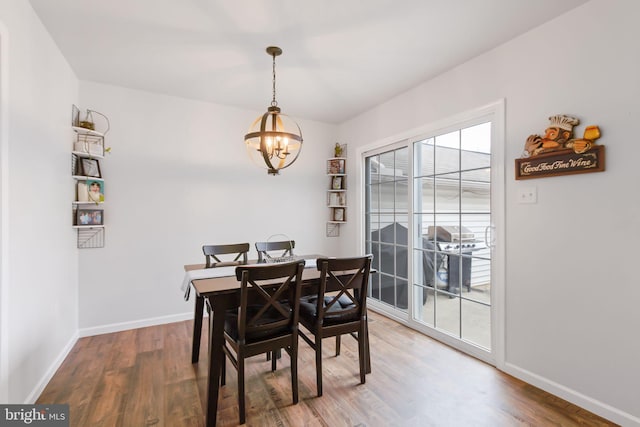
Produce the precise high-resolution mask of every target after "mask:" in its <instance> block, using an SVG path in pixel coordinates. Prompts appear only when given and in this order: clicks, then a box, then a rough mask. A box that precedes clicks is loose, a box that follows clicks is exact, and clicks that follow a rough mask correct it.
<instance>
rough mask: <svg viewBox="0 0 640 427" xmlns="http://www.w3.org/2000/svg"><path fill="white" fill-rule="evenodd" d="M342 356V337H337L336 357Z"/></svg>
mask: <svg viewBox="0 0 640 427" xmlns="http://www.w3.org/2000/svg"><path fill="white" fill-rule="evenodd" d="M337 356H340V335H336V357H337Z"/></svg>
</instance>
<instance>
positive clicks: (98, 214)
mask: <svg viewBox="0 0 640 427" xmlns="http://www.w3.org/2000/svg"><path fill="white" fill-rule="evenodd" d="M76 224H77V225H104V211H103V210H102V209H78V211H77V213H76Z"/></svg>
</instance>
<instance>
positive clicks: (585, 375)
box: [340, 0, 640, 425]
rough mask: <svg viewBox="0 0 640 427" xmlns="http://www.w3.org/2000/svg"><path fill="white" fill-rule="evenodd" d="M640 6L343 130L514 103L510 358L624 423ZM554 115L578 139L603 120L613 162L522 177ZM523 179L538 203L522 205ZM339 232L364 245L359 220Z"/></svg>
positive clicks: (542, 32)
mask: <svg viewBox="0 0 640 427" xmlns="http://www.w3.org/2000/svg"><path fill="white" fill-rule="evenodd" d="M638 16H640V2H637V1H635V0H593V1H591V2H589V3H587V4H585V5H583V6H582V7H579V8H577V9H575V10H574V11H571V12H569V13H568V14H566V15H564V16H560V17H559V18H557V19H556V20H554V21H552V22H549V23H547V24H545V25H543V26H541V27H539V28H537V29H534V30H533V31H531V32H529V33H527V34H525V35H523V36H521V37H519V38H517V39H515V40H513V41H511V42H509V43H507V44H505V45H503V46H501V47H499V48H497V49H495V50H493V51H491V52H488V53H486V54H484V55H481V56H479V57H477V58H475V59H474V60H472V61H469V62H468V63H465V64H463V65H461V66H459V67H457V68H455V69H453V70H451V71H449V72H447V73H444V74H443V75H441V76H439V77H437V78H435V79H433V80H431V81H428V82H426V83H424V84H422V85H421V86H419V87H416V88H415V89H413V90H411V91H408V92H407V93H404V94H402V95H400V96H398V97H396V98H394V99H392V100H390V101H388V102H387V103H385V104H383V105H380V106H379V107H377V108H375V109H373V110H371V111H369V112H367V113H365V114H362V115H361V116H358V117H356V118H354V119H353V120H350V121H348V122H346V123H344V124H343V125H342V126H341V127H340V140H341V141H344V142H348V143H349V144H350V148H353V147H358V146H363V145H368V144H371V143H372V142H374V141H378V140H382V139H384V138H388V137H390V136H393V135H397V134H400V133H403V132H405V131H407V130H409V129H413V128H417V127H419V126H422V125H425V124H428V123H433V122H437V121H438V120H441V119H443V118H446V117H449V116H453V115H456V114H459V113H461V112H464V111H468V110H471V109H474V108H477V107H480V106H483V105H486V104H488V103H490V102H493V101H495V100H497V99H499V98H505V99H506V146H507V147H506V153H505V154H506V155H505V158H506V164H505V165H504V167H505V168H506V177H507V178H506V253H507V254H508V256H507V260H506V266H507V267H506V308H505V309H506V347H505V348H506V354H505V360H506V365H505V366H504V367H503V368H504V369H505V370H506V371H507V372H510V373H512V374H514V375H515V376H518V377H520V378H523V379H525V380H527V381H529V382H532V383H534V384H536V385H538V386H541V387H543V388H545V389H547V390H550V391H552V392H553V393H555V394H559V395H560V396H562V397H565V398H567V399H569V400H572V401H574V402H576V403H578V404H579V405H581V406H583V407H586V408H587V409H590V410H592V411H595V412H598V413H600V414H602V415H604V416H606V417H607V418H609V419H611V420H614V421H616V422H619V423H622V424H624V425H640V400H639V398H638V396H639V395H638V384H640V369H638V361H639V360H640V341H639V340H638V339H637V336H638V328H639V327H640V310H638V303H639V302H640V287H639V286H638V279H637V267H636V265H635V264H636V263H638V259H637V255H638V249H637V240H638V238H639V237H640V221H638V217H639V216H640V198H639V196H638V192H637V191H635V190H633V185H634V183H636V182H638V180H639V179H640V169H639V168H638V166H637V158H638V157H639V156H640V144H638V143H637V141H636V137H635V135H636V134H637V133H638V129H637V124H638V123H637V122H638V117H640V103H639V102H638V99H640V80H639V79H638V76H639V75H640V50H639V49H638V48H637V40H638V39H640V27H639V26H638V25H637V22H636V21H637V17H638ZM558 113H563V114H569V115H576V116H577V117H579V118H580V119H581V120H582V123H581V125H580V126H579V127H578V128H577V134H578V135H581V133H582V131H583V130H584V126H585V125H589V124H597V125H599V126H600V128H601V131H602V138H601V139H600V140H599V143H601V144H603V145H605V146H606V150H607V158H606V169H607V170H606V171H605V172H603V173H592V174H584V175H573V176H563V177H553V178H542V179H536V180H529V181H515V178H514V159H515V158H517V157H520V155H521V152H522V149H523V146H524V142H525V140H526V138H527V136H528V135H530V134H534V133H536V134H539V133H542V132H543V131H544V128H545V127H546V125H547V124H548V120H547V117H548V116H550V115H553V114H558ZM383 118H384V120H383ZM352 151H353V150H352ZM522 186H527V187H529V186H534V187H536V188H537V191H538V203H537V204H533V205H531V204H517V203H516V197H515V195H516V191H517V189H518V188H520V187H522ZM351 189H352V192H353V191H355V190H353V186H351ZM354 196H355V194H350V195H349V200H351V201H355V200H356V197H354ZM343 234H345V235H344V237H343V238H342V241H343V243H344V246H345V250H349V249H353V248H356V247H358V244H359V242H358V241H357V236H358V233H357V230H356V228H355V226H354V224H353V223H351V224H349V225H347V227H345V228H344V230H343Z"/></svg>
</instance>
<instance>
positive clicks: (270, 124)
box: [244, 46, 302, 175]
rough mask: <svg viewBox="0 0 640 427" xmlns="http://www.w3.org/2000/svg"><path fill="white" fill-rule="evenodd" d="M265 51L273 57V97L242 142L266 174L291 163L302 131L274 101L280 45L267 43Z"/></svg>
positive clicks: (297, 153) (298, 146)
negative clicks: (262, 165) (262, 164)
mask: <svg viewBox="0 0 640 427" xmlns="http://www.w3.org/2000/svg"><path fill="white" fill-rule="evenodd" d="M267 53H268V54H269V55H270V56H272V57H273V99H272V100H271V106H270V107H269V108H267V112H266V113H264V114H263V115H261V116H259V117H258V118H257V119H256V120H255V121H254V122H253V124H252V125H251V127H250V128H249V132H248V133H247V134H246V135H245V136H244V142H245V144H246V145H247V151H248V152H249V156H250V157H251V158H252V160H254V162H256V164H261V163H262V161H264V163H265V164H266V166H267V173H268V174H270V175H279V174H280V169H284V168H287V167H289V166H291V165H292V164H293V162H295V161H296V159H297V158H298V156H299V155H300V150H301V149H302V131H301V130H300V126H298V124H297V123H296V122H295V121H294V120H293V119H291V118H289V117H288V116H287V115H285V114H282V113H281V112H280V107H278V102H277V101H276V56H280V55H281V54H282V49H280V48H279V47H277V46H269V47H268V48H267Z"/></svg>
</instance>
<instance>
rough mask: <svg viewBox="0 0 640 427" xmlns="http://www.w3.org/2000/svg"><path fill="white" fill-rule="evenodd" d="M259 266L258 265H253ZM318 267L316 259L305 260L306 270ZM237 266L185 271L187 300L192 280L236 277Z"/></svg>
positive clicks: (183, 281)
mask: <svg viewBox="0 0 640 427" xmlns="http://www.w3.org/2000/svg"><path fill="white" fill-rule="evenodd" d="M253 265H258V264H253ZM315 266H316V259H315V258H311V259H305V260H304V268H311V267H315ZM235 274H236V266H231V267H216V268H203V269H200V270H191V271H185V273H184V278H183V279H182V284H181V285H180V291H182V292H183V293H184V298H185V300H187V299H189V289H190V288H189V284H190V283H191V281H192V280H199V279H211V278H214V277H225V276H235Z"/></svg>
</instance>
